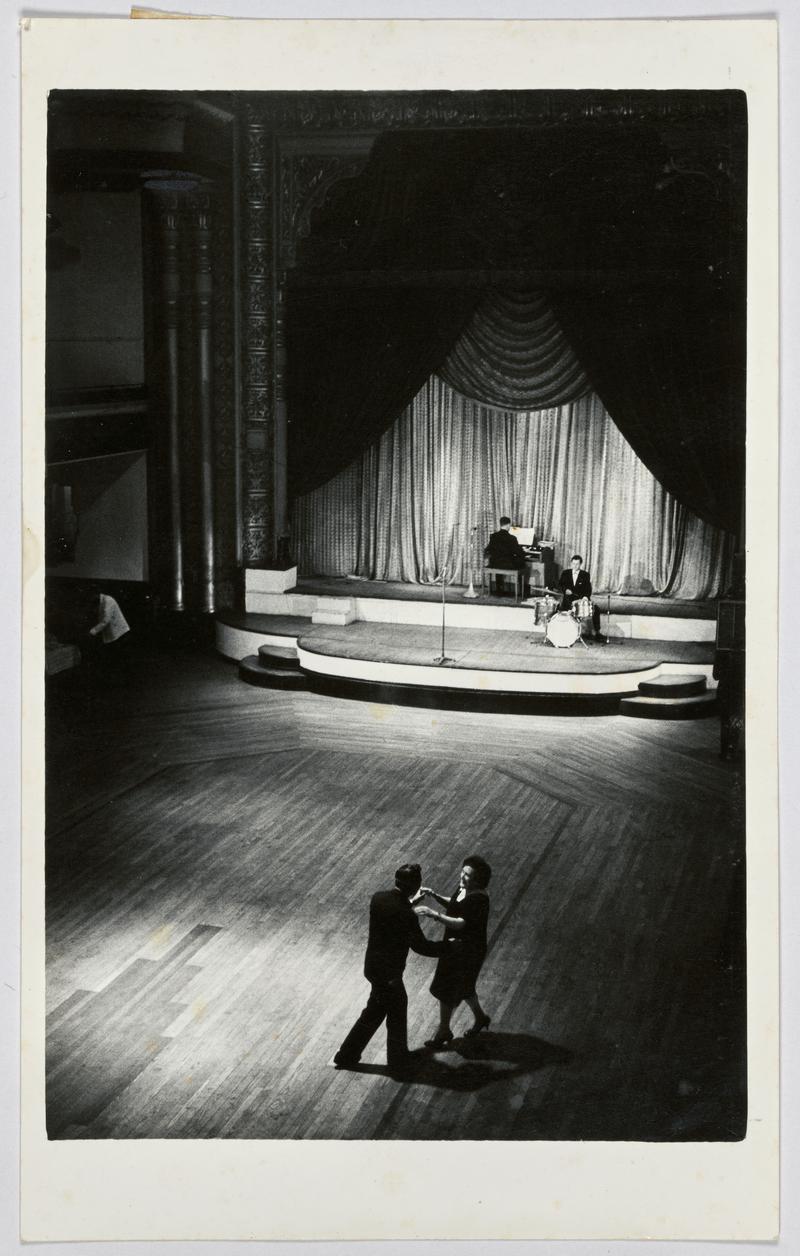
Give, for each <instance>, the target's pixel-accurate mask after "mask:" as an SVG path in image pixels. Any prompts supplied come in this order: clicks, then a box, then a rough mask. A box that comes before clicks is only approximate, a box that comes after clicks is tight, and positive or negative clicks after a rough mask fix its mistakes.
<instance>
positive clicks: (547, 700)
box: [216, 612, 716, 713]
mask: <svg viewBox="0 0 800 1256" xmlns="http://www.w3.org/2000/svg"><path fill="white" fill-rule="evenodd" d="M354 630H355V631H354ZM472 635H473V634H470V633H469V631H465V630H460V631H457V632H454V633H453V634H451V635H450V636H449V637H448V640H447V642H446V647H447V649H448V653H449V652H450V649H451V647H450V642H451V641H452V642H453V648H452V654H453V656H454V657H453V660H452V661H451V662H448V663H446V664H444V665H441V664H437V663H436V661H435V660H436V657H437V656H438V654H439V647H440V637H439V635H438V633H437V632H436V631H435V630H433V629H431V628H430V627H424V626H417V627H414V628H411V627H410V626H405V625H403V626H400V625H381V626H380V627H379V628H376V626H375V625H374V624H373V625H366V624H360V623H354V624H351V625H349V626H348V627H343V628H339V629H331V628H329V627H327V626H324V625H313V624H311V623H310V622H309V620H308V619H299V618H296V617H290V616H264V615H258V614H245V613H241V614H238V613H235V612H227V613H226V612H222V613H221V614H219V615H218V616H217V618H216V644H217V649H218V650H219V652H220V653H221V654H223V655H225V656H226V657H228V658H231V659H235V660H237V661H240V660H242V659H243V658H245V657H247V656H249V655H253V654H257V653H258V650H259V648H260V646H262V645H267V646H269V645H274V646H284V647H285V646H294V647H295V648H296V649H297V657H298V665H299V667H300V668H301V669H302V671H303V673H304V674H305V676H306V678H307V680H308V683H309V687H311V688H313V689H315V690H318V691H324V692H330V693H335V694H338V695H340V696H348V697H357V698H361V699H364V700H376V699H377V700H378V701H384V702H397V703H403V704H407V703H414V702H418V703H420V704H421V705H433V704H439V703H442V704H447V705H456V706H467V705H468V706H478V707H486V706H496V705H497V704H498V703H499V704H505V703H510V704H512V705H517V706H518V705H519V704H523V705H525V706H530V704H531V703H536V704H537V706H542V705H544V706H547V707H550V708H552V709H559V707H560V708H563V709H565V710H566V709H567V708H568V707H569V708H573V709H576V710H577V709H582V710H584V711H585V712H587V713H588V711H590V710H592V711H595V712H599V711H615V710H617V709H618V705H619V700H620V699H621V698H624V697H630V696H631V695H635V694H637V692H638V686H639V684H640V682H642V681H652V680H654V679H656V678H658V677H665V676H670V675H675V676H677V675H682V674H685V673H686V672H691V673H692V674H694V675H696V676H704V677H705V679H706V684H707V686H708V688H709V690H713V689H714V688H715V687H716V684H715V682H714V680H713V678H712V668H713V646H712V645H709V643H706V642H685V641H683V642H675V641H657V640H648V641H634V642H632V641H627V640H626V641H612V642H609V644H608V645H602V644H599V643H596V642H593V643H591V645H590V646H589V648H588V649H585V650H584V649H583V647H582V646H581V645H580V644H579V643H576V644H575V645H574V646H572V647H569V648H567V649H555V648H554V647H552V646H549V645H547V646H546V645H544V644H542V643H540V642H538V641H536V642H533V641H532V640H531V636H530V634H526V633H513V634H509V633H507V632H502V633H497V634H492V638H493V639H494V640H496V641H497V642H498V647H497V649H496V651H495V653H494V654H493V653H492V650H491V645H490V646H488V647H487V645H486V634H485V633H483V634H481V635H480V638H478V637H477V636H475V637H474V641H473V640H471V639H470V638H471V636H472ZM512 638H513V639H515V640H513V642H512ZM512 646H513V648H510V647H512ZM481 662H483V663H484V665H483V666H481V665H480V663H481ZM473 664H477V665H473Z"/></svg>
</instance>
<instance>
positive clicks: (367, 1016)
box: [333, 864, 447, 1072]
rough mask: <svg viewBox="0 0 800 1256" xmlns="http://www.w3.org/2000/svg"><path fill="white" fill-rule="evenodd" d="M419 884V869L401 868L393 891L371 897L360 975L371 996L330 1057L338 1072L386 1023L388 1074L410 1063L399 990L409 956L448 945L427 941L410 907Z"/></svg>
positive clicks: (352, 1062)
mask: <svg viewBox="0 0 800 1256" xmlns="http://www.w3.org/2000/svg"><path fill="white" fill-rule="evenodd" d="M421 885H422V870H421V868H420V866H419V864H403V865H402V867H400V868H398V869H397V872H396V873H395V874H394V889H393V890H381V891H380V892H379V893H378V894H374V895H373V897H372V901H371V902H370V905H369V938H368V940H367V953H366V956H365V958H364V976H365V977H366V979H367V981H368V982H369V983H370V986H371V990H370V995H369V999H368V1000H367V1005H366V1007H365V1008H364V1010H363V1012H362V1013H361V1015H360V1016H359V1018H358V1020H357V1021H356V1023H355V1024H354V1025H353V1028H352V1029H351V1030H350V1032H349V1034H348V1035H347V1037H346V1038H345V1040H344V1042H343V1043H342V1045H341V1046H340V1048H339V1050H338V1051H337V1052H336V1055H335V1056H334V1057H333V1063H334V1064H335V1065H336V1067H337V1068H353V1067H354V1066H355V1065H356V1064H358V1061H359V1060H360V1059H361V1052H362V1051H363V1050H364V1048H365V1047H366V1045H367V1043H368V1042H369V1040H370V1038H371V1037H372V1036H373V1034H374V1033H375V1032H376V1030H378V1029H379V1028H380V1026H381V1025H382V1024H383V1022H384V1020H385V1021H386V1056H387V1060H388V1064H389V1069H390V1071H391V1072H401V1071H403V1070H405V1069H407V1068H408V1067H409V1065H410V1063H411V1061H412V1059H413V1057H412V1055H411V1053H410V1052H409V1050H408V1028H407V1009H408V995H407V994H406V988H405V986H404V985H403V971H404V969H405V966H406V960H407V958H408V952H409V950H412V951H416V953H417V954H418V955H431V956H438V955H441V954H442V952H443V951H444V949H445V947H446V946H447V943H446V942H429V941H428V939H427V938H426V937H425V934H424V933H423V932H422V929H421V928H420V925H419V921H418V919H417V917H416V916H415V914H414V909H413V907H412V903H414V902H416V901H417V899H418V898H419V897H420V895H419V889H420V886H421Z"/></svg>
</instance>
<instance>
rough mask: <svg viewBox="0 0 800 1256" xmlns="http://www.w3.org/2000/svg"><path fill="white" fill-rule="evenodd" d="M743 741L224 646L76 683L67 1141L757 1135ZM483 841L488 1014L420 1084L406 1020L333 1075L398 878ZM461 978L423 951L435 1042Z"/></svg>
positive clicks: (423, 987)
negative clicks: (439, 974)
mask: <svg viewBox="0 0 800 1256" xmlns="http://www.w3.org/2000/svg"><path fill="white" fill-rule="evenodd" d="M717 750H718V725H717V723H716V721H715V720H713V719H712V720H700V721H697V722H692V723H679V724H676V723H671V722H667V723H654V722H649V721H648V722H640V721H637V720H631V719H626V718H624V717H620V716H595V717H586V718H570V717H568V716H560V715H536V716H531V715H530V714H528V715H508V714H493V713H489V714H485V713H484V714H476V713H470V712H466V711H459V710H455V711H442V710H436V711H430V710H424V709H418V708H413V707H402V708H401V707H394V706H381V705H374V704H370V703H366V702H358V701H353V700H347V699H342V698H336V697H329V696H324V695H320V694H317V693H311V692H285V691H277V690H268V689H255V688H253V687H251V686H246V685H243V684H241V683H240V681H239V680H238V678H237V673H236V667H235V665H234V664H233V663H231V662H229V661H227V660H224V659H221V658H219V657H214V656H211V655H201V654H188V653H187V654H181V653H172V654H167V653H163V654H162V653H153V654H144V653H142V654H141V655H138V656H134V658H133V660H132V664H131V670H130V673H129V674H126V675H114V674H112V675H110V676H104V677H101V678H100V679H96V680H92V679H91V678H88V677H86V676H84V675H82V673H81V671H80V669H79V670H78V671H76V672H75V673H67V674H64V675H63V676H59V677H56V678H54V680H53V682H52V685H51V688H50V690H49V694H48V761H49V778H48V780H49V787H48V808H49V827H48V836H47V852H46V858H47V863H46V881H47V968H48V983H47V994H48V1043H47V1094H48V1126H49V1133H50V1136H51V1137H52V1138H57V1139H65V1138H73V1139H79V1138H81V1139H82V1138H116V1139H130V1138H248V1139H289V1138H291V1139H312V1138H320V1139H336V1138H342V1139H454V1138H468V1139H648V1140H670V1141H674V1140H691V1139H701V1140H707V1139H714V1140H716V1139H735V1138H738V1137H741V1136H742V1134H743V1133H744V1122H745V1116H746V1097H745V1092H744V1069H745V1056H744V971H743V945H744V918H743V911H744V863H743V859H744V841H743V833H742V823H743V820H742V817H743V799H742V797H741V778H740V767H739V766H738V765H736V764H731V763H726V762H722V761H720V759H719V758H718V755H717ZM473 852H480V853H482V854H484V855H485V856H486V858H487V859H488V860H489V861H490V862H491V864H492V865H493V868H494V877H493V880H492V884H491V887H490V890H491V895H492V915H491V920H490V950H489V955H488V958H487V961H486V964H485V967H484V970H483V973H482V976H481V979H480V986H479V989H480V994H481V999H482V1002H483V1004H484V1006H485V1007H486V1008H487V1010H488V1011H489V1012H490V1013H491V1015H492V1018H493V1020H492V1026H491V1030H490V1032H488V1033H485V1034H483V1035H482V1036H481V1037H480V1038H478V1039H463V1038H462V1039H458V1038H457V1039H456V1041H455V1042H454V1043H453V1044H452V1048H453V1049H452V1050H448V1051H445V1052H442V1053H440V1054H437V1055H436V1056H431V1057H430V1058H428V1059H427V1060H426V1061H425V1062H424V1063H423V1064H422V1066H421V1067H420V1069H419V1071H418V1073H417V1074H416V1076H414V1077H413V1078H412V1079H411V1080H407V1081H398V1080H395V1079H393V1078H391V1077H390V1076H388V1075H387V1073H386V1071H385V1069H384V1067H383V1065H384V1060H385V1054H384V1051H385V1035H384V1032H383V1030H381V1031H380V1032H379V1034H378V1035H377V1036H376V1037H375V1038H374V1039H373V1042H372V1043H371V1044H370V1047H369V1048H368V1051H367V1053H366V1054H365V1057H364V1067H363V1068H362V1070H361V1071H359V1072H339V1071H337V1070H335V1069H333V1068H330V1067H328V1061H329V1060H330V1058H331V1056H332V1054H333V1052H334V1051H335V1050H336V1048H337V1046H338V1044H339V1042H340V1040H341V1038H342V1037H343V1035H344V1033H345V1032H346V1030H347V1029H348V1028H349V1026H350V1024H351V1023H352V1021H353V1019H354V1017H355V1016H356V1014H357V1013H358V1011H359V1009H360V1008H361V1007H362V1006H363V1003H364V1001H365V997H366V994H367V991H368V987H367V985H366V983H365V981H364V979H363V977H362V975H361V966H362V961H363V951H364V943H365V937H366V918H367V906H368V901H369V897H370V895H371V893H372V892H374V891H375V890H377V889H380V888H383V887H388V886H389V885H390V884H391V882H392V873H393V870H394V868H395V867H396V866H397V865H398V864H399V863H401V862H404V861H405V860H408V859H413V860H418V861H419V862H421V863H422V865H423V870H424V876H425V880H426V881H427V882H428V883H430V884H433V885H434V886H436V888H437V889H440V890H442V891H449V890H450V889H451V888H452V887H453V886H454V884H455V881H456V878H457V873H458V870H459V867H460V861H461V860H462V858H463V857H464V856H465V855H467V854H470V853H473ZM425 928H426V930H427V931H428V932H429V933H430V935H431V936H439V934H438V932H437V930H438V926H433V925H432V924H431V922H426V924H425ZM432 972H433V965H432V962H431V961H429V960H427V959H424V958H421V957H418V956H414V955H412V956H410V958H409V964H408V968H407V973H406V985H407V988H408V993H409V1030H410V1044H411V1046H412V1047H413V1046H418V1045H421V1043H422V1041H423V1039H424V1038H425V1037H427V1036H429V1035H430V1033H431V1032H432V1031H433V1029H434V1028H435V1025H436V1005H435V1003H434V1000H433V999H432V998H431V996H430V994H429V993H428V985H429V983H430V980H431V977H432ZM469 1020H470V1018H469V1014H468V1013H467V1012H466V1011H464V1010H461V1011H460V1012H459V1013H458V1014H457V1017H456V1019H455V1024H454V1028H456V1029H457V1030H461V1029H463V1028H466V1027H467V1025H468V1024H469Z"/></svg>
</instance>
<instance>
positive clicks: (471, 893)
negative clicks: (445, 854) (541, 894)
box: [416, 855, 492, 1047]
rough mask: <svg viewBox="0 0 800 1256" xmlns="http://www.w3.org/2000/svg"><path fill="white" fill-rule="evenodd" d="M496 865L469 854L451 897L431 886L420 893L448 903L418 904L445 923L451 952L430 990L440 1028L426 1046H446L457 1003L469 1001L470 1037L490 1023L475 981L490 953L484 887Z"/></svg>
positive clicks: (419, 911)
mask: <svg viewBox="0 0 800 1256" xmlns="http://www.w3.org/2000/svg"><path fill="white" fill-rule="evenodd" d="M491 875H492V870H491V868H490V867H489V865H488V863H487V862H486V860H485V859H482V858H481V856H480V855H468V856H467V858H466V859H465V860H464V865H463V867H462V869H461V877H460V878H459V884H458V889H457V890H456V892H455V893H454V894H453V896H452V897H451V898H450V899H447V898H445V897H444V896H443V895H442V894H437V893H436V891H435V890H432V889H431V888H430V887H429V886H423V887H422V892H423V893H424V894H426V895H428V896H430V897H431V898H435V899H436V901H437V902H438V903H441V905H442V906H443V907H445V908H446V911H445V912H438V911H434V910H433V908H431V907H417V908H416V912H417V915H419V916H428V917H429V918H430V919H431V920H438V921H439V922H440V923H441V924H443V925H444V927H445V930H444V936H445V940H446V941H449V942H450V945H449V946H448V948H447V951H446V952H445V954H444V955H442V956H441V958H440V959H439V962H438V964H437V966H436V972H435V973H434V977H433V981H432V982H431V994H432V995H433V996H434V998H436V999H438V1000H439V1028H438V1029H437V1031H436V1033H435V1034H434V1036H433V1037H432V1038H429V1039H428V1041H427V1042H426V1044H425V1045H426V1046H427V1047H443V1046H446V1045H447V1043H448V1042H450V1041H452V1038H453V1032H452V1030H451V1028H450V1020H451V1017H452V1015H453V1012H454V1011H455V1010H456V1008H457V1007H458V1005H459V1003H461V1001H462V1000H464V1001H465V1002H466V1003H468V1004H469V1007H470V1009H471V1010H472V1014H473V1016H474V1017H475V1023H474V1024H473V1026H472V1028H471V1029H468V1030H467V1032H466V1035H465V1036H466V1037H472V1036H473V1035H474V1034H479V1033H480V1031H481V1030H482V1029H486V1028H488V1026H489V1023H490V1019H491V1018H490V1017H488V1016H487V1015H486V1013H485V1012H484V1010H483V1008H482V1007H481V1005H480V1002H479V1001H478V995H477V993H476V991H475V983H476V981H477V979H478V973H479V972H480V970H481V965H482V964H483V961H484V959H485V957H486V926H487V923H488V920H489V895H488V894H487V892H486V887H487V886H488V884H489V879H490V877H491Z"/></svg>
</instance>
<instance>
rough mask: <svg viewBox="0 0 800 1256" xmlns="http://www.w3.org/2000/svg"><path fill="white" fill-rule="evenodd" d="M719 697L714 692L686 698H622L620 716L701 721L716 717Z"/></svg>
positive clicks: (642, 696)
mask: <svg viewBox="0 0 800 1256" xmlns="http://www.w3.org/2000/svg"><path fill="white" fill-rule="evenodd" d="M716 709H717V695H716V693H715V692H714V691H713V690H706V691H705V692H704V693H696V694H692V695H691V696H689V697H686V698H652V697H646V696H645V695H644V694H640V695H639V696H638V697H635V698H620V703H619V713H620V715H632V716H636V717H638V718H639V719H642V720H699V719H703V718H704V717H705V716H707V715H714V714H715V713H716Z"/></svg>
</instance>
